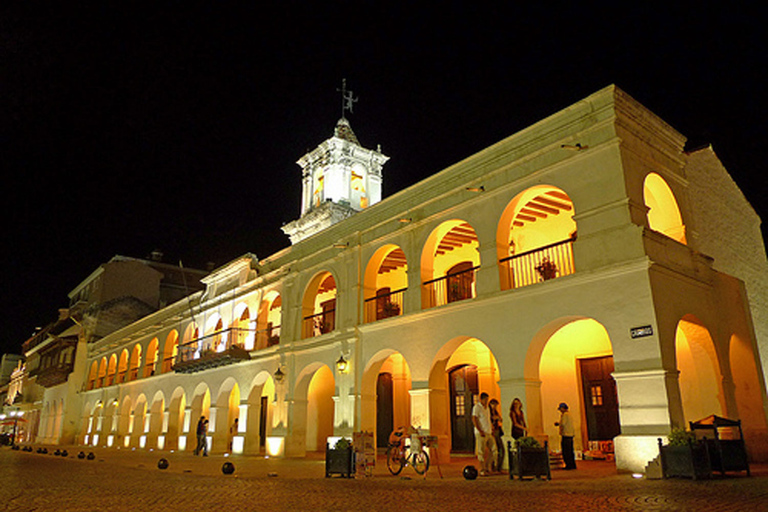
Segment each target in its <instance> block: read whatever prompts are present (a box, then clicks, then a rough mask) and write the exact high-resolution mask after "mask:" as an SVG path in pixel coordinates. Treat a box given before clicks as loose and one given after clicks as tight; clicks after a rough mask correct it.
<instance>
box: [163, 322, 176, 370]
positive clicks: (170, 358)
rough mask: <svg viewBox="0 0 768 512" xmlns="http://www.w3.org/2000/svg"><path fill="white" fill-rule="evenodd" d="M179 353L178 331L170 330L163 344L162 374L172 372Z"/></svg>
mask: <svg viewBox="0 0 768 512" xmlns="http://www.w3.org/2000/svg"><path fill="white" fill-rule="evenodd" d="M178 351H179V331H177V330H176V329H172V330H171V332H169V333H168V336H166V338H165V343H164V344H163V368H162V373H168V372H170V371H171V370H172V368H173V364H174V362H175V361H176V356H177V355H178Z"/></svg>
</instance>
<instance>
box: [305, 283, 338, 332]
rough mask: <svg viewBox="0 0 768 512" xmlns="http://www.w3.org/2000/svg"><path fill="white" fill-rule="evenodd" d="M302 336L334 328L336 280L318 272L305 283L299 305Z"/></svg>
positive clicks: (329, 330)
mask: <svg viewBox="0 0 768 512" xmlns="http://www.w3.org/2000/svg"><path fill="white" fill-rule="evenodd" d="M301 312H302V329H301V337H302V338H312V337H315V336H320V335H322V334H326V333H329V332H331V331H333V330H334V329H335V328H336V280H335V279H334V277H333V275H332V274H331V273H330V272H320V273H319V274H317V275H315V277H313V278H312V280H311V281H310V282H309V285H307V289H306V291H305V292H304V299H303V301H302V305H301Z"/></svg>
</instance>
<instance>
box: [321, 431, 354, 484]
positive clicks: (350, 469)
mask: <svg viewBox="0 0 768 512" xmlns="http://www.w3.org/2000/svg"><path fill="white" fill-rule="evenodd" d="M354 473H355V450H354V447H353V446H352V442H351V441H350V440H349V439H347V438H345V437H342V438H341V439H339V440H338V441H336V444H334V445H333V448H331V446H330V445H326V446H325V476H326V478H328V477H330V476H332V475H341V476H342V477H346V478H351V477H352V475H353V474H354Z"/></svg>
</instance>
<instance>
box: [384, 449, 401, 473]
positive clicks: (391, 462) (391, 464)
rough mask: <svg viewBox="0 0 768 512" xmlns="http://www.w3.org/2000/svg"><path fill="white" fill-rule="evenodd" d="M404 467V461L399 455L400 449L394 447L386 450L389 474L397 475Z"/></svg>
mask: <svg viewBox="0 0 768 512" xmlns="http://www.w3.org/2000/svg"><path fill="white" fill-rule="evenodd" d="M404 465H405V460H403V457H402V456H401V454H400V447H399V446H397V445H395V446H390V447H389V448H387V469H388V470H389V472H390V473H392V474H393V475H399V474H400V472H401V471H402V470H403V466H404Z"/></svg>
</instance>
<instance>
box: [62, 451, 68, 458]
mask: <svg viewBox="0 0 768 512" xmlns="http://www.w3.org/2000/svg"><path fill="white" fill-rule="evenodd" d="M61 456H62V457H68V456H69V452H67V450H61Z"/></svg>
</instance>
